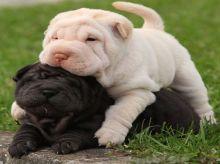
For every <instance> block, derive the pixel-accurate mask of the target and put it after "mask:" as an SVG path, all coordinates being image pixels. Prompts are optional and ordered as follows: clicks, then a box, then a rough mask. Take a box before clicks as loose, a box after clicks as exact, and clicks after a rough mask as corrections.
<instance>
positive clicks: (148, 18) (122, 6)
mask: <svg viewBox="0 0 220 164" xmlns="http://www.w3.org/2000/svg"><path fill="white" fill-rule="evenodd" d="M112 5H113V6H114V7H115V8H116V9H118V10H121V11H126V12H130V13H133V14H136V15H138V16H140V17H142V18H143V19H144V25H143V28H154V29H158V30H161V31H162V30H164V24H163V20H162V18H161V17H160V15H159V14H158V13H157V12H156V11H155V10H153V9H151V8H148V7H145V6H143V5H140V4H134V3H129V2H120V1H119V2H114V3H113V4H112Z"/></svg>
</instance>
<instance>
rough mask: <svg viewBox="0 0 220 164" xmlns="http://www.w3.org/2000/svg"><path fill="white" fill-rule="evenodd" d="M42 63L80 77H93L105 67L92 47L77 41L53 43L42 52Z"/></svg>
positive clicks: (57, 41) (61, 40)
mask: <svg viewBox="0 0 220 164" xmlns="http://www.w3.org/2000/svg"><path fill="white" fill-rule="evenodd" d="M40 62H41V63H46V64H49V65H51V66H55V67H62V68H63V69H65V70H67V71H69V72H71V73H73V74H76V75H80V76H87V75H92V74H94V73H96V72H98V71H101V70H102V69H103V68H104V67H105V66H104V65H103V62H102V61H101V59H100V58H99V57H98V56H97V55H96V54H95V53H94V51H93V50H92V48H91V47H89V46H88V45H87V44H86V43H84V42H81V41H77V40H74V41H67V40H63V39H60V40H55V41H52V42H51V43H49V44H48V45H47V46H46V47H45V48H44V50H43V51H42V52H41V54H40Z"/></svg>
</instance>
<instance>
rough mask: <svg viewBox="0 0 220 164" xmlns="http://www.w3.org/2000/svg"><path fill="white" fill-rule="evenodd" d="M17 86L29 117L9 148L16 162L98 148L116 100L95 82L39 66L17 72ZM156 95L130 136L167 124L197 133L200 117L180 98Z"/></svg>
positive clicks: (167, 93)
mask: <svg viewBox="0 0 220 164" xmlns="http://www.w3.org/2000/svg"><path fill="white" fill-rule="evenodd" d="M14 80H15V81H16V90H15V99H16V101H17V103H18V105H19V106H21V107H22V108H23V109H24V110H25V112H26V115H25V117H23V119H21V120H20V122H21V127H20V129H19V130H18V131H17V133H16V135H15V136H14V139H13V141H12V143H11V145H10V147H9V153H10V155H11V156H12V157H17V158H19V157H21V156H22V155H25V154H28V153H29V152H31V151H36V150H37V149H38V148H40V147H42V146H51V147H52V149H53V150H54V152H55V153H57V154H68V153H72V152H75V151H77V150H80V149H85V148H92V147H97V146H98V141H97V138H94V134H95V132H96V131H97V130H98V129H99V128H100V127H101V125H102V122H103V121H104V119H105V111H106V110H107V109H108V108H109V106H110V105H113V104H114V100H113V99H112V98H111V97H110V96H109V95H108V94H107V92H106V90H105V89H104V88H103V87H102V86H101V85H100V84H99V83H98V82H97V81H96V79H95V78H94V77H82V76H77V75H73V74H71V73H69V72H67V71H65V70H63V69H60V68H54V67H51V66H48V65H43V64H39V63H36V64H33V65H29V66H26V67H24V68H23V69H21V70H20V71H18V73H17V75H16V76H15V78H14ZM155 95H156V97H157V101H156V102H155V103H154V104H152V105H151V106H148V107H147V109H146V110H145V111H143V112H142V113H141V114H140V115H139V116H138V117H137V119H136V120H135V121H134V123H133V128H132V129H131V130H130V134H131V133H133V132H140V131H141V129H143V128H147V127H149V128H150V130H151V132H152V133H155V132H160V131H161V128H162V126H163V125H164V123H165V122H166V123H167V124H166V125H167V126H172V128H173V129H178V130H184V131H186V130H188V129H189V128H193V130H194V132H198V130H199V125H200V119H199V116H198V115H197V114H196V113H195V112H194V111H193V109H192V108H191V107H190V105H189V104H188V103H187V102H186V101H185V100H184V99H183V98H182V97H181V96H179V95H178V94H176V93H175V92H172V91H169V90H161V91H160V92H158V93H155Z"/></svg>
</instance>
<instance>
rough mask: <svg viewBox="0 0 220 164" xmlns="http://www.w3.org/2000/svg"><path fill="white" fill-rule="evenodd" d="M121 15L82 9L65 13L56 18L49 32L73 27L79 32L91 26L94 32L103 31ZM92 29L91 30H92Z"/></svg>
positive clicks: (49, 27)
mask: <svg viewBox="0 0 220 164" xmlns="http://www.w3.org/2000/svg"><path fill="white" fill-rule="evenodd" d="M121 17H122V16H121V15H119V14H117V13H113V12H110V11H106V10H100V9H87V8H82V9H78V10H74V11H68V12H63V13H60V14H58V15H57V16H55V17H54V18H53V19H52V20H51V22H50V25H49V26H48V30H47V32H49V31H50V32H54V31H56V30H58V29H60V28H66V27H71V28H72V29H75V30H77V29H78V28H81V27H83V26H89V27H91V28H93V30H99V31H102V30H103V28H102V27H103V25H104V26H106V25H107V24H108V23H109V24H111V23H110V22H111V21H112V20H114V19H121ZM91 28H90V30H91Z"/></svg>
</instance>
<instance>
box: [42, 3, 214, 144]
mask: <svg viewBox="0 0 220 164" xmlns="http://www.w3.org/2000/svg"><path fill="white" fill-rule="evenodd" d="M113 5H114V7H116V8H117V9H121V10H124V11H129V12H132V13H134V14H137V15H139V16H142V17H143V18H144V20H145V23H144V26H143V27H142V28H138V29H135V28H133V25H132V23H131V22H130V21H129V20H128V19H127V18H125V17H123V16H121V15H119V14H116V13H112V12H109V11H104V10H96V9H79V10H75V11H69V12H64V13H61V14H58V15H57V16H56V17H55V18H54V19H53V20H52V21H51V23H50V25H49V27H48V29H47V32H46V34H45V39H44V42H43V51H42V53H41V54H40V61H41V62H42V63H47V64H49V65H52V66H60V67H62V68H64V69H66V70H68V71H70V72H71V73H73V74H78V75H83V76H84V75H93V76H95V77H96V78H97V80H98V81H99V82H100V83H101V84H102V85H103V86H105V87H106V89H107V91H108V92H109V94H111V95H112V96H113V97H114V98H116V103H115V104H114V105H113V106H111V107H110V108H109V109H108V111H107V112H106V120H105V121H104V123H103V125H102V127H101V128H100V129H99V130H98V131H97V132H96V134H95V136H96V137H97V138H98V140H99V144H100V145H106V144H107V143H108V142H112V143H113V144H120V143H122V142H123V141H124V139H125V137H126V135H127V133H128V130H129V128H130V127H131V125H132V122H133V121H134V120H135V118H136V117H137V116H138V115H139V114H140V113H141V112H142V111H143V110H144V109H145V107H146V106H148V105H150V104H151V103H153V102H154V101H155V96H154V94H153V92H155V91H159V90H160V89H161V88H165V87H171V88H173V89H175V90H177V91H179V92H180V93H181V94H183V95H184V96H185V97H186V98H187V99H188V101H189V102H190V103H191V105H192V107H193V108H195V109H196V112H198V113H199V115H200V116H201V117H202V118H206V119H208V120H210V121H211V122H212V123H215V118H214V114H213V111H212V107H211V106H210V105H209V103H208V96H207V89H206V87H205V85H204V83H203V81H202V79H201V76H200V75H199V73H198V71H197V70H196V68H195V66H194V63H193V62H192V60H191V57H190V55H189V53H188V51H187V50H186V49H185V48H184V47H183V46H182V45H181V44H180V43H179V42H178V41H177V40H176V39H175V38H174V37H173V36H171V35H170V34H168V33H166V32H164V31H163V22H162V19H161V18H160V16H159V15H158V14H157V13H156V12H155V11H154V10H152V9H149V8H146V7H144V6H141V5H137V4H132V3H126V2H116V3H114V4H113ZM88 37H89V38H96V39H97V40H96V41H89V40H87V38H88ZM57 54H63V55H64V56H65V55H66V58H65V59H60V58H56V57H55V56H60V55H57Z"/></svg>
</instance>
